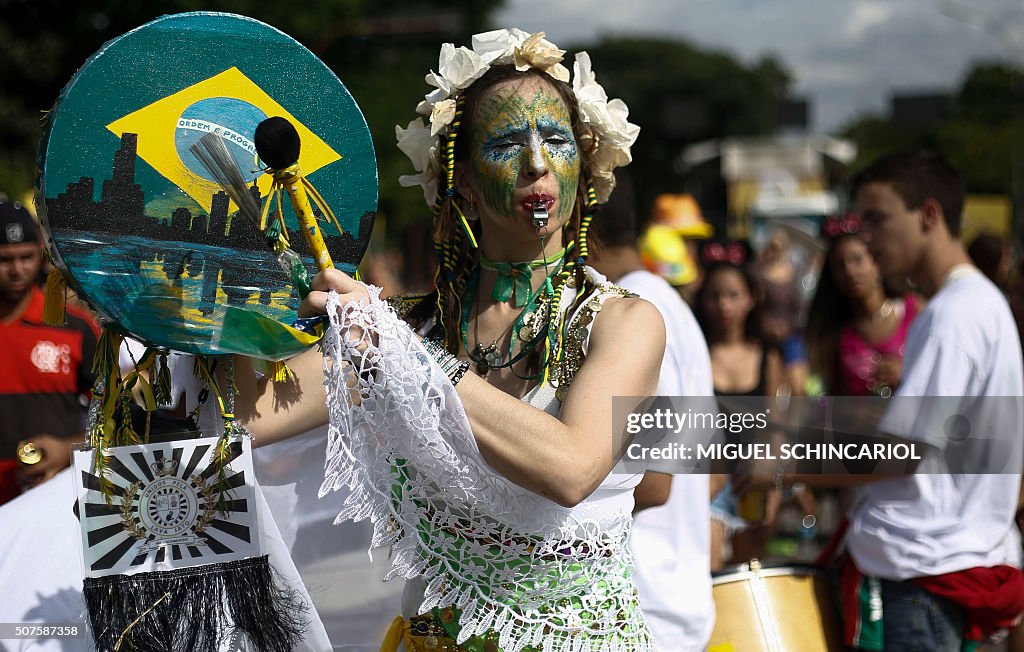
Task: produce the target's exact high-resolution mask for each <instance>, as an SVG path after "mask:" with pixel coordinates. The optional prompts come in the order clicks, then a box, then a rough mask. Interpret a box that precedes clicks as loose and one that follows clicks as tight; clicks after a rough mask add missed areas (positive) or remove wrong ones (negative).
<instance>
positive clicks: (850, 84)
mask: <svg viewBox="0 0 1024 652" xmlns="http://www.w3.org/2000/svg"><path fill="white" fill-rule="evenodd" d="M951 6H952V8H949V7H951ZM944 12H946V13H955V14H956V15H957V18H956V19H954V18H951V17H949V16H947V15H945V13H944ZM495 18H496V23H497V24H498V25H502V26H509V27H512V26H516V27H521V28H523V29H525V30H527V31H531V32H534V31H541V30H543V31H545V32H546V33H547V35H548V37H549V38H550V39H551V40H552V41H554V42H555V43H556V44H559V45H563V44H565V43H570V42H571V43H579V42H586V41H587V40H592V39H594V38H596V37H599V36H601V35H620V34H650V35H657V36H679V37H682V38H685V39H687V40H690V41H693V42H696V43H698V44H699V45H701V46H704V47H706V48H710V49H715V50H720V51H726V52H728V53H730V54H733V55H735V56H738V57H739V58H741V59H742V60H744V61H752V60H755V59H757V58H758V57H759V56H760V55H762V54H764V53H768V52H771V53H773V54H774V55H775V56H777V57H778V58H779V59H781V60H782V61H783V62H784V63H785V65H786V66H787V68H788V69H789V70H790V72H791V74H792V75H793V77H794V83H793V90H794V94H795V95H797V96H803V97H806V98H807V99H808V100H809V101H810V103H811V120H812V128H814V129H816V130H818V131H824V132H829V131H831V130H834V129H837V128H838V127H841V126H842V125H843V124H844V123H846V122H847V121H849V120H850V119H852V118H853V117H855V116H856V115H858V114H861V113H864V112H867V111H872V112H876V113H878V112H880V113H886V112H887V110H888V102H889V97H890V96H891V94H892V93H893V91H895V92H897V93H903V92H915V91H924V92H932V91H949V90H953V89H955V88H957V87H958V86H959V84H960V82H961V81H962V80H963V77H964V75H965V74H966V72H967V71H968V70H969V69H970V68H971V65H972V62H974V61H977V60H979V59H989V60H992V59H997V60H1002V61H1006V60H1008V59H1007V57H1008V56H1013V57H1015V60H1016V61H1017V62H1018V63H1019V64H1020V65H1024V0H589V1H588V0H506V6H505V8H504V9H502V10H501V11H500V12H498V14H497V15H496V17H495ZM969 23H975V24H978V25H983V26H984V28H982V27H979V26H973V25H972V24H969ZM994 33H997V34H998V35H999V37H997V36H996V35H995V34H994ZM1003 43H1005V44H1006V47H1004V46H1003V45H1002V44H1003ZM563 47H564V45H563ZM1009 53H1012V54H1009ZM595 72H596V73H597V75H598V79H599V80H600V75H601V71H600V70H597V71H595Z"/></svg>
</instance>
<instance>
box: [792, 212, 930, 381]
mask: <svg viewBox="0 0 1024 652" xmlns="http://www.w3.org/2000/svg"><path fill="white" fill-rule="evenodd" d="M859 230H860V220H859V219H858V218H857V217H856V216H853V215H847V216H844V217H842V218H836V219H831V218H830V219H829V220H827V221H826V222H825V226H824V228H823V235H824V236H825V238H826V240H827V241H828V251H827V253H826V255H825V264H824V266H823V268H822V274H821V279H820V281H819V282H818V289H817V292H816V293H815V295H814V300H813V301H812V302H811V309H810V315H809V317H808V320H807V348H808V351H809V353H810V359H811V368H812V370H813V371H814V372H816V373H818V374H819V375H820V377H821V380H822V382H823V383H824V386H825V391H826V392H827V393H829V394H832V395H835V396H869V395H872V394H876V395H880V396H884V397H888V396H890V395H891V394H892V392H893V391H895V389H896V386H897V385H898V384H899V381H900V374H901V371H902V369H903V342H904V340H906V338H907V330H908V329H909V328H910V322H911V321H912V320H913V318H914V316H915V315H917V313H918V312H920V310H921V301H920V299H918V298H917V297H916V296H914V295H912V294H907V295H904V296H902V297H900V296H896V295H895V294H894V293H892V292H889V291H888V290H887V288H886V286H885V284H884V282H883V280H882V276H881V274H880V273H879V271H878V267H877V266H875V262H874V260H873V259H872V258H871V254H870V253H868V249H867V247H866V246H865V245H864V242H863V241H862V240H861V239H860V237H859V236H858V234H857V233H858V231H859Z"/></svg>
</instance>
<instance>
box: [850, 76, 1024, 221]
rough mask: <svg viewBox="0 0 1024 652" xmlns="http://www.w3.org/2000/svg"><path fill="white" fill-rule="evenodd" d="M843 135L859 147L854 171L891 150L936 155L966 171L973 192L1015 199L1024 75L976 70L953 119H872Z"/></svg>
mask: <svg viewBox="0 0 1024 652" xmlns="http://www.w3.org/2000/svg"><path fill="white" fill-rule="evenodd" d="M843 134H844V135H845V136H846V137H848V138H850V139H852V140H853V141H854V142H855V143H856V144H857V147H858V155H857V162H856V163H855V167H861V166H863V165H865V164H867V163H869V162H870V161H872V160H873V159H875V158H877V157H878V156H879V155H881V154H883V153H886V152H891V151H893V150H899V149H903V150H905V149H916V148H928V149H934V150H937V151H940V152H943V153H944V154H945V155H946V156H948V157H949V158H950V160H951V161H953V163H954V164H956V165H957V166H958V167H959V168H960V170H962V171H963V174H964V177H965V181H966V183H967V188H968V191H969V192H975V193H997V194H1007V195H1012V194H1013V193H1014V190H1015V189H1014V187H1013V174H1014V171H1015V169H1014V150H1015V149H1016V154H1017V161H1016V162H1017V164H1018V165H1021V164H1024V69H1022V68H1014V67H1010V66H1007V65H1005V64H998V63H982V64H979V65H977V66H975V67H974V68H973V69H972V70H971V71H970V72H969V73H968V74H967V77H966V78H965V79H964V81H963V83H962V85H961V86H960V88H959V90H957V91H956V92H955V94H954V96H953V100H952V107H951V110H950V112H949V114H948V115H946V116H945V117H943V118H941V119H939V120H937V121H935V122H933V123H931V124H928V125H907V124H896V123H893V122H892V121H890V120H887V119H884V118H881V117H878V116H873V115H869V116H862V117H860V118H858V119H857V120H855V121H854V122H853V123H852V124H850V125H848V126H847V127H846V128H845V129H844V132H843ZM1020 173H1021V170H1019V169H1018V170H1016V174H1020ZM1019 199H1020V198H1018V201H1019Z"/></svg>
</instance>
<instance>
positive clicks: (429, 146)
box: [395, 118, 438, 172]
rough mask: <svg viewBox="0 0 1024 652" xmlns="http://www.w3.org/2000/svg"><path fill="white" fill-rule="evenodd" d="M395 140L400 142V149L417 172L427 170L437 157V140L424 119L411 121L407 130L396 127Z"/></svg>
mask: <svg viewBox="0 0 1024 652" xmlns="http://www.w3.org/2000/svg"><path fill="white" fill-rule="evenodd" d="M395 138H396V139H397V140H398V149H400V150H401V151H402V153H403V154H405V155H406V156H408V157H409V160H411V161H412V167H413V168H414V169H415V170H416V171H417V172H422V171H423V170H425V169H427V168H428V167H429V166H430V162H431V160H433V159H434V158H436V156H437V148H438V142H437V138H435V137H434V136H432V135H431V134H430V129H428V128H427V126H426V125H425V124H423V119H422V118H416V119H415V120H412V121H410V122H409V125H408V126H407V127H406V128H405V129H402V127H401V126H398V125H395Z"/></svg>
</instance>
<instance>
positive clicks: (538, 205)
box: [533, 200, 548, 229]
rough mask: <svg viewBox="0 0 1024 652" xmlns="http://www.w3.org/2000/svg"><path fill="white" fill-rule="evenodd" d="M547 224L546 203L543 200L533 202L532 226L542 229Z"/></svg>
mask: <svg viewBox="0 0 1024 652" xmlns="http://www.w3.org/2000/svg"><path fill="white" fill-rule="evenodd" d="M547 225H548V205H547V202H544V201H540V200H538V201H535V202H533V228H535V229H543V228H544V227H546V226H547Z"/></svg>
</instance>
